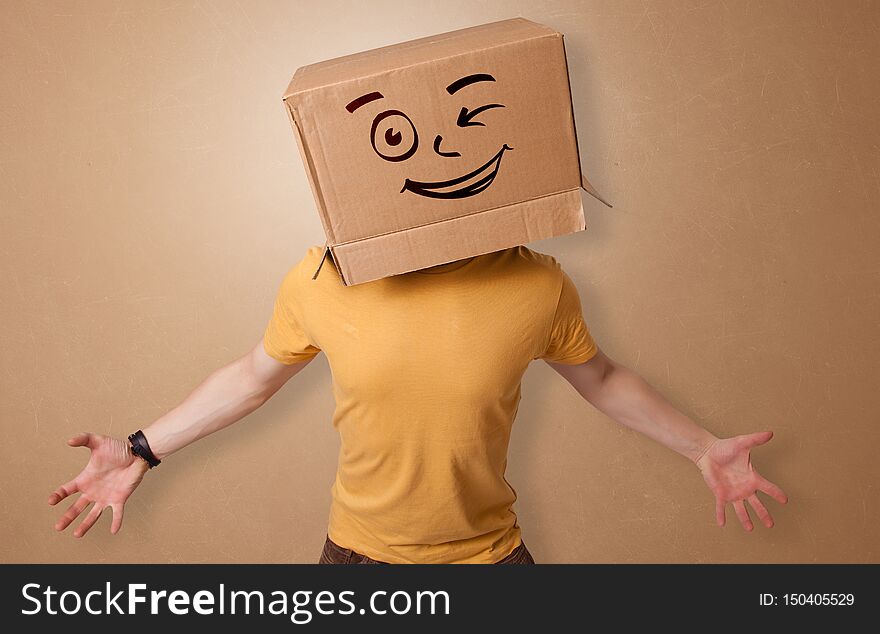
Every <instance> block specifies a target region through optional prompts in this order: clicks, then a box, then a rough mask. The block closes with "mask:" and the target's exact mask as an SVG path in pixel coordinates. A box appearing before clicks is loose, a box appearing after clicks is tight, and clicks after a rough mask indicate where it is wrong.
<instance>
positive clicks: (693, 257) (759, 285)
mask: <svg viewBox="0 0 880 634" xmlns="http://www.w3.org/2000/svg"><path fill="white" fill-rule="evenodd" d="M517 15H521V16H524V17H527V18H529V19H533V20H536V21H538V22H542V23H544V24H547V25H550V26H553V27H555V28H557V29H559V30H561V31H562V32H563V33H564V34H565V36H566V48H567V52H568V56H569V67H570V72H571V82H572V90H573V93H574V94H573V96H574V100H575V114H576V118H577V127H578V132H579V135H580V138H579V142H580V145H581V152H582V156H583V160H584V167H585V170H586V171H587V173H588V174H590V177H591V179H592V180H593V182H594V184H595V185H596V186H597V187H598V188H599V189H600V191H602V192H603V194H605V195H606V196H607V197H609V198H610V199H611V201H612V202H613V203H614V205H615V207H614V209H607V208H604V207H603V206H602V205H601V204H599V203H598V202H596V201H594V200H593V199H592V198H590V197H588V196H585V198H584V200H585V205H586V210H587V219H588V225H589V226H588V230H587V231H586V232H581V233H579V234H577V235H570V236H566V237H564V238H557V239H553V240H547V241H542V242H538V243H533V244H531V245H530V246H531V247H532V248H534V249H537V250H539V251H543V252H545V253H551V254H553V255H554V256H556V257H557V258H558V259H559V260H560V261H561V262H562V263H563V266H564V267H565V268H566V270H567V271H568V272H569V274H570V275H571V277H572V278H573V279H574V280H575V281H576V283H577V285H578V287H579V289H580V292H581V296H582V300H583V304H584V312H585V315H586V317H587V320H588V322H589V324H590V327H591V329H592V331H593V333H594V335H595V337H596V338H597V340H598V341H599V344H600V346H601V347H602V348H603V349H604V350H605V351H606V352H607V353H608V354H609V355H611V356H612V357H614V358H615V359H617V360H619V361H620V362H622V363H624V364H626V365H629V366H630V367H633V368H635V369H637V370H638V371H639V372H640V373H641V374H642V375H643V376H644V377H645V378H646V379H648V380H649V381H650V382H651V383H652V384H654V385H655V386H656V387H657V388H658V389H659V390H661V391H662V392H663V393H664V394H665V395H667V396H668V398H669V399H670V400H671V401H672V402H673V403H675V404H676V405H677V406H678V407H680V408H681V409H682V410H683V411H685V412H686V413H688V414H689V415H691V416H692V417H694V418H695V419H696V420H697V421H699V422H700V423H701V424H703V425H704V426H706V427H708V428H709V429H710V430H712V431H713V432H714V433H716V434H718V435H724V436H731V435H736V434H740V433H747V432H753V431H760V430H763V429H772V430H773V431H774V432H775V434H776V436H775V438H774V439H773V440H772V441H771V442H770V443H769V444H767V445H765V446H764V447H761V448H759V449H757V450H755V451H754V452H753V461H754V463H755V464H756V465H757V467H758V468H759V469H760V470H761V471H762V473H763V474H764V475H765V476H767V477H768V478H769V479H771V480H773V481H775V482H778V483H779V484H780V485H781V486H782V487H783V488H784V489H785V490H786V492H787V493H788V494H789V497H790V502H789V504H788V505H787V506H784V507H782V506H780V505H778V504H776V503H775V502H773V501H772V500H769V499H768V498H765V500H768V508H769V509H770V511H771V513H772V514H773V515H774V517H775V519H776V526H775V527H774V528H772V529H770V530H768V529H765V528H764V527H763V526H762V525H761V524H760V523H759V522H757V521H756V527H755V530H754V532H752V533H751V534H749V533H746V532H745V531H744V530H743V529H742V528H741V527H740V526H739V523H738V521H737V520H736V517H735V514H734V513H733V510H732V507H728V525H727V526H726V527H725V528H723V529H721V528H718V527H717V526H716V525H715V524H714V516H713V500H712V497H711V494H710V492H709V490H708V489H707V488H706V487H705V485H704V484H703V482H702V479H701V477H700V474H699V472H698V471H697V470H696V468H695V467H694V466H693V465H691V464H690V463H689V462H687V461H686V460H684V459H683V458H681V457H680V456H678V455H677V454H674V453H672V452H671V451H668V450H666V449H664V448H663V447H661V446H660V445H657V444H654V443H653V442H652V441H650V440H649V439H647V438H644V437H641V436H639V435H637V434H636V433H635V432H632V431H630V430H628V429H626V428H623V427H620V426H618V425H617V424H616V423H614V422H613V421H611V420H610V419H608V418H606V417H605V416H604V415H602V414H601V413H599V412H597V411H595V410H594V409H593V408H592V407H591V406H590V405H589V404H587V403H586V402H584V401H583V400H581V398H580V397H579V396H578V395H577V393H576V392H575V391H574V390H573V389H572V388H571V387H570V386H569V385H568V384H567V383H565V381H564V380H563V379H562V378H561V377H559V376H558V375H556V374H555V373H554V372H553V371H552V370H551V369H550V368H549V367H548V366H546V365H544V364H540V363H536V364H533V366H532V367H530V369H529V370H528V372H527V374H526V376H525V380H524V385H523V390H524V397H523V403H522V406H521V409H520V413H519V417H518V420H517V422H516V425H515V428H514V437H513V440H512V445H511V451H510V466H509V470H508V479H509V480H510V481H511V483H512V484H513V486H514V487H515V488H516V490H517V492H518V494H519V501H518V502H517V505H516V507H515V508H516V510H517V511H518V514H519V517H520V525H521V526H522V528H523V535H524V538H525V540H526V541H527V543H528V545H529V547H530V550H531V551H532V552H533V553H534V555H535V557H536V559H538V560H539V561H541V562H832V561H835V562H877V561H880V543H878V537H880V529H878V525H880V505H878V460H877V441H878V433H880V432H878V411H880V390H878V389H877V376H878V370H880V367H878V357H880V333H878V314H880V290H878V289H880V286H878V283H880V253H878V240H880V215H878V203H880V117H878V116H877V115H878V103H880V84H878V82H877V75H878V72H880V37H878V35H880V5H878V3H876V2H860V1H847V2H841V1H835V2H832V1H830V0H829V1H827V2H795V1H789V2H782V1H772V2H757V1H755V2H752V1H740V2H712V1H710V2H706V1H699V2H697V1H675V2H673V1H652V0H651V1H645V0H639V1H638V2H634V1H633V2H630V1H620V0H603V1H596V2H577V1H567V2H549V1H545V2H535V1H533V0H532V1H529V2H525V1H523V2H481V3H473V2H467V1H445V2H419V3H416V2H391V1H383V2H370V3H355V2H351V3H348V2H332V1H327V0H322V1H321V2H280V1H272V2H269V1H258V2H246V3H242V2H234V1H230V2H225V1H218V2H212V1H207V0H202V1H194V2H171V1H162V2H147V3H145V2H134V1H127V2H91V1H90V2H86V1H80V2H54V1H53V2H49V1H46V2H4V3H2V4H0V90H2V100H0V131H2V133H0V210H2V211H0V214H2V215H0V219H2V220H0V222H2V227H0V236H2V248H0V262H2V271H3V284H2V286H0V293H2V304H0V319H2V328H0V346H2V366H0V368H2V370H0V390H2V398H0V422H2V449H0V451H2V460H0V470H2V480H0V487H2V489H0V493H2V496H3V504H4V507H5V508H4V512H3V514H2V515H0V532H2V534H3V536H4V539H3V541H2V544H0V560H2V561H5V562H50V561H52V562H137V561H154V562H294V563H311V562H314V561H317V558H318V555H319V551H320V547H321V545H322V544H323V538H324V533H325V529H326V522H327V513H328V509H329V502H330V486H331V484H332V481H333V475H334V472H335V465H336V453H337V450H338V440H337V436H336V432H335V431H334V430H333V429H332V427H331V425H330V416H331V413H332V408H333V400H332V393H331V386H330V372H329V368H328V366H327V363H326V359H325V358H323V357H319V358H318V359H317V360H316V361H315V362H314V363H312V364H311V365H310V366H309V367H308V368H307V369H306V370H305V371H304V372H302V373H301V374H300V375H298V376H297V377H296V378H295V379H294V380H293V381H291V383H289V384H288V385H287V386H285V388H284V389H283V390H282V391H281V392H280V393H279V394H277V395H276V396H275V397H274V398H273V399H272V400H271V401H270V402H269V403H268V404H267V405H265V406H264V407H263V408H262V409H261V410H258V411H257V412H256V413H254V414H253V415H251V416H250V417H248V418H246V419H245V420H243V421H241V422H239V423H238V424H236V425H233V426H232V427H230V428H228V429H226V430H224V431H221V432H219V433H217V434H214V435H212V436H210V437H208V438H206V439H204V440H202V441H201V442H199V443H196V444H195V445H192V446H190V447H188V448H186V449H184V450H183V451H181V452H179V453H178V454H176V455H174V456H173V457H172V458H171V459H169V460H167V461H166V462H164V463H163V464H162V466H161V467H160V468H159V469H157V470H155V471H153V472H150V473H149V474H148V475H147V477H146V479H145V481H144V483H143V485H142V486H141V487H140V488H139V489H138V491H137V492H136V493H135V495H134V496H133V498H132V499H131V500H130V502H129V504H128V505H127V507H126V514H125V523H124V525H123V529H122V531H121V532H120V533H119V534H118V535H116V536H111V535H110V533H109V525H110V519H109V517H110V512H109V510H107V511H105V513H104V515H103V516H102V517H101V519H100V521H99V522H98V524H97V525H96V526H95V527H94V528H93V529H92V530H91V531H90V532H89V533H88V534H87V535H86V537H85V538H83V539H81V540H76V539H74V538H73V537H72V535H71V532H72V528H68V529H67V531H66V532H65V533H56V532H55V531H54V529H53V524H54V522H55V520H56V518H57V517H58V516H59V515H60V514H61V513H62V512H63V510H62V508H60V507H58V508H52V507H49V506H48V505H47V503H46V498H47V496H48V494H49V492H50V491H51V490H53V489H54V488H55V487H56V486H57V485H59V484H61V483H62V482H64V481H66V480H67V479H69V478H70V477H72V476H73V475H75V474H76V473H77V472H78V471H79V469H80V468H81V467H82V466H83V465H84V464H85V460H86V457H87V453H88V452H87V450H86V449H71V448H69V447H67V446H66V444H65V441H66V439H67V438H68V437H69V436H71V435H73V434H74V433H75V432H77V431H81V430H91V431H96V432H100V433H107V434H113V435H116V436H119V437H124V436H125V435H127V434H128V433H130V432H132V431H134V430H136V429H138V428H140V427H142V426H145V425H146V424H148V423H149V422H151V421H152V420H154V419H155V418H157V417H158V416H159V415H161V414H162V413H163V412H165V411H167V410H168V409H170V408H172V407H174V406H175V405H177V404H178V403H179V402H180V401H181V400H182V399H183V398H184V397H185V396H186V395H187V394H188V393H189V391H190V390H192V389H193V388H194V387H195V386H196V385H197V384H198V383H199V382H200V381H201V380H202V379H203V378H204V377H205V376H206V375H207V374H208V373H209V372H210V371H211V370H213V369H215V368H216V367H219V366H220V365H222V364H225V363H227V362H229V361H231V360H233V359H234V358H236V357H237V356H240V355H241V354H243V353H244V352H245V351H247V350H248V349H249V348H250V346H252V345H254V344H255V343H256V342H257V341H258V340H259V337H260V336H261V334H262V330H263V328H264V326H265V323H266V321H267V319H268V317H269V314H270V310H271V305H272V300H273V297H274V293H275V290H276V288H277V285H278V283H279V282H280V279H281V276H282V275H283V274H284V272H285V271H286V270H287V268H288V267H289V266H290V265H292V264H293V263H294V262H295V261H296V260H297V259H298V258H299V257H301V254H302V253H303V252H304V249H305V248H307V247H308V246H310V245H312V244H321V243H322V242H323V234H322V231H321V227H320V222H319V220H318V216H317V213H316V211H315V207H314V202H313V200H312V196H311V192H310V190H309V186H308V182H307V180H306V176H305V172H304V170H303V167H302V164H301V163H300V159H299V155H298V152H297V149H296V145H295V142H294V138H293V134H292V132H291V130H290V127H289V123H288V120H287V118H286V115H285V113H284V110H283V108H282V104H281V101H280V97H281V92H282V90H283V89H284V87H285V86H286V85H287V82H288V80H289V79H290V76H291V75H292V73H293V71H294V70H295V69H296V68H297V67H298V66H301V65H304V64H308V63H311V62H315V61H319V60H322V59H326V58H330V57H336V56H339V55H344V54H348V53H353V52H357V51H360V50H364V49H368V48H373V47H377V46H383V45H386V44H391V43H395V42H399V41H404V40H408V39H412V38H415V37H421V36H426V35H431V34H435V33H441V32H444V31H448V30H452V29H457V28H462V27H466V26H472V25H475V24H480V23H484V22H490V21H494V20H500V19H504V18H508V17H514V16H517ZM462 362H463V363H466V362H467V361H466V360H463V361H462ZM67 505H68V503H67V502H65V503H64V505H63V506H64V508H66V507H67Z"/></svg>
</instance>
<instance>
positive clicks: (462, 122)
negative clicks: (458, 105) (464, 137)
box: [455, 103, 504, 128]
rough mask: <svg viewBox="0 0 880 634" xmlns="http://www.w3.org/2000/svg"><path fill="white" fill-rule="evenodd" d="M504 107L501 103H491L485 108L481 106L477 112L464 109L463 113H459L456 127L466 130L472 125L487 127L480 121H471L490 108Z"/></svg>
mask: <svg viewBox="0 0 880 634" xmlns="http://www.w3.org/2000/svg"><path fill="white" fill-rule="evenodd" d="M503 107H504V105H503V104H500V103H490V104H486V105H485V106H480V107H479V108H476V109H475V110H470V111H469V110H468V109H467V108H462V109H461V112H459V113H458V120H457V121H456V122H455V123H456V125H457V126H458V127H460V128H466V127H468V126H472V125H482V126H485V125H486V124H485V123H481V122H480V121H471V119H473V118H474V117H476V116H477V115H478V114H480V113H481V112H483V111H484V110H488V109H489V108H503Z"/></svg>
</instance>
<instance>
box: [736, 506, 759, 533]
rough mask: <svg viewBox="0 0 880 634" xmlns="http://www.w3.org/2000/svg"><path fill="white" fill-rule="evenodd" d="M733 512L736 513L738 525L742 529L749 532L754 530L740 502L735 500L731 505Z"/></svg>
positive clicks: (744, 507)
mask: <svg viewBox="0 0 880 634" xmlns="http://www.w3.org/2000/svg"><path fill="white" fill-rule="evenodd" d="M733 510H735V511H736V515H737V517H739V521H740V524H742V525H743V528H744V529H746V530H747V531H751V530H752V529H753V528H755V527H754V525H753V524H752V519H751V518H750V517H749V512H748V511H747V510H746V505H745V504H743V501H742V500H736V501H735V502H734V503H733Z"/></svg>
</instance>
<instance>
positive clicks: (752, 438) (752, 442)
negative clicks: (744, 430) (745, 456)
mask: <svg viewBox="0 0 880 634" xmlns="http://www.w3.org/2000/svg"><path fill="white" fill-rule="evenodd" d="M771 438H773V432H772V431H759V432H755V433H754V434H745V435H743V436H740V437H739V443H740V446H741V447H743V448H745V449H751V448H752V447H757V446H758V445H763V444H764V443H765V442H767V441H768V440H770V439H771Z"/></svg>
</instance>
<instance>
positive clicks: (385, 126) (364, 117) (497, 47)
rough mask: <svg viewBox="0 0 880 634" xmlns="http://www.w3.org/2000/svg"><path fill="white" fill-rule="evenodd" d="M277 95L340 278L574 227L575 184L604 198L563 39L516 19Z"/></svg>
mask: <svg viewBox="0 0 880 634" xmlns="http://www.w3.org/2000/svg"><path fill="white" fill-rule="evenodd" d="M283 102H284V104H285V106H286V109H287V113H288V115H289V117H290V122H291V124H292V126H293V130H294V133H295V135H296V140H297V145H298V147H299V150H300V154H301V156H302V159H303V163H304V165H305V168H306V171H307V174H308V178H309V183H310V186H311V189H312V193H313V194H314V198H315V202H316V205H317V207H318V212H319V214H320V217H321V223H322V225H323V227H324V231H325V234H326V245H325V251H324V258H322V260H321V264H322V265H323V263H324V259H326V257H327V256H328V254H329V255H330V256H331V257H332V258H333V261H334V263H335V265H336V269H337V270H338V271H339V274H340V275H341V277H342V282H343V283H344V284H346V285H353V284H360V283H364V282H369V281H372V280H376V279H379V278H383V277H388V276H390V275H397V274H400V273H405V272H408V271H413V270H417V269H422V268H426V267H430V266H435V265H438V264H444V263H446V262H452V261H454V260H459V259H462V258H467V257H471V256H475V255H481V254H484V253H490V252H493V251H497V250H500V249H506V248H509V247H512V246H517V245H520V244H526V243H529V242H532V241H535V240H540V239H544V238H550V237H555V236H560V235H565V234H568V233H573V232H576V231H581V230H583V229H584V228H585V227H586V223H585V219H584V211H583V206H582V200H581V195H580V190H581V189H584V190H586V191H587V192H588V193H590V194H591V195H592V196H594V197H596V198H597V199H598V200H600V201H602V202H603V203H604V204H606V205H608V206H609V207H610V206H611V205H610V204H609V203H608V202H606V201H605V200H604V199H603V198H602V196H601V195H599V193H598V192H597V191H596V190H595V189H594V188H593V186H592V185H591V184H590V182H589V181H588V180H587V178H586V177H585V176H584V173H583V169H582V166H581V161H580V156H579V153H578V144H577V135H576V131H575V123H574V115H573V108H572V103H571V89H570V84H569V77H568V65H567V62H566V56H565V45H564V41H563V35H562V34H561V33H559V32H558V31H556V30H554V29H552V28H549V27H547V26H543V25H541V24H537V23H535V22H532V21H530V20H526V19H524V18H513V19H509V20H501V21H498V22H492V23H489V24H483V25H480V26H474V27H469V28H465V29H460V30H456V31H451V32H448V33H444V34H440V35H435V36H431V37H424V38H420V39H416V40H411V41H408V42H402V43H399V44H393V45H391V46H385V47H382V48H377V49H373V50H369V51H364V52H361V53H356V54H353V55H347V56H344V57H339V58H336V59H331V60H327V61H323V62H318V63H315V64H310V65H308V66H303V67H301V68H299V69H297V71H296V72H295V74H294V76H293V79H292V80H291V82H290V84H289V86H288V87H287V90H286V91H285V92H284V96H283ZM319 271H320V266H319V267H318V270H316V271H315V276H317V274H318V272H319Z"/></svg>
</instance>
